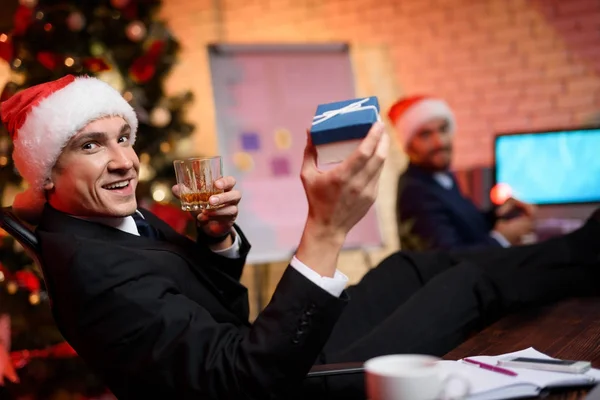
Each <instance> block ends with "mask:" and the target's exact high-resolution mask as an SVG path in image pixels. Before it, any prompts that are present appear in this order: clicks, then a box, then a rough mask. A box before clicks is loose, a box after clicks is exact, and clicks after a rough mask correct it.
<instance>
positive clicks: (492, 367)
mask: <svg viewBox="0 0 600 400" xmlns="http://www.w3.org/2000/svg"><path fill="white" fill-rule="evenodd" d="M463 361H464V362H468V363H469V364H473V365H476V366H478V367H479V368H481V369H487V370H488V371H494V372H497V373H499V374H504V375H509V376H517V375H518V374H517V373H516V372H513V371H511V370H508V369H505V368H500V367H496V366H495V365H490V364H485V363H482V362H479V361H475V360H471V359H470V358H463Z"/></svg>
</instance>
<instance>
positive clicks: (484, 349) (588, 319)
mask: <svg viewBox="0 0 600 400" xmlns="http://www.w3.org/2000/svg"><path fill="white" fill-rule="evenodd" d="M599 284H600V282H599ZM527 347H534V348H535V349H536V350H539V351H541V352H542V353H546V354H548V355H549V356H551V357H556V358H563V359H570V360H588V361H591V362H592V366H593V367H595V368H600V298H587V299H572V300H567V301H563V302H560V303H557V304H554V305H552V306H547V307H543V308H539V309H535V310H528V311H525V312H521V313H519V314H515V315H511V316H508V317H506V318H503V319H501V320H500V321H498V322H496V323H495V324H493V325H492V326H490V327H488V328H487V329H485V330H484V331H482V332H480V333H478V334H477V335H475V336H473V337H472V338H471V339H469V340H467V341H466V342H465V343H463V344H462V345H460V346H459V347H457V348H456V349H454V350H452V351H451V352H450V353H448V354H446V355H445V356H444V358H445V359H448V360H458V359H461V358H464V357H468V356H475V355H496V354H503V353H510V352H513V351H518V350H522V349H525V348H527ZM588 391H589V389H588V390H569V391H563V392H555V393H552V394H550V395H548V396H545V397H544V399H548V400H550V399H552V400H558V399H561V400H575V399H583V398H584V397H585V394H586V393H587V392H588Z"/></svg>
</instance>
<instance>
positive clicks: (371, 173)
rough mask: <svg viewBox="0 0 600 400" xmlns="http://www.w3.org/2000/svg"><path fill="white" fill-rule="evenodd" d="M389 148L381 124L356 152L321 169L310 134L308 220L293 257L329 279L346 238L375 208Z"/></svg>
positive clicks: (305, 180) (305, 176) (305, 167)
mask: <svg viewBox="0 0 600 400" xmlns="http://www.w3.org/2000/svg"><path fill="white" fill-rule="evenodd" d="M388 149H389V137H388V135H387V134H386V133H385V131H384V125H383V124H382V123H376V124H375V125H373V127H372V128H371V130H370V131H369V134H368V135H367V137H365V139H363V141H362V142H361V144H360V146H359V147H358V148H357V149H356V150H355V151H354V153H352V154H351V155H350V156H349V157H348V158H347V159H346V160H344V161H343V162H341V163H340V164H339V165H337V166H336V167H335V168H333V169H330V170H327V171H322V170H319V169H318V167H317V153H316V149H315V147H314V146H313V144H312V142H311V140H310V134H308V141H307V145H306V149H305V152H304V161H303V164H302V171H301V179H302V184H303V185H304V191H305V193H306V198H307V200H308V216H307V219H306V227H305V229H304V233H303V236H302V240H301V242H300V246H299V248H298V252H297V253H296V256H297V257H298V259H299V260H300V261H302V262H303V263H304V264H306V265H308V266H309V267H311V268H313V269H314V270H316V271H317V272H318V273H320V274H321V275H322V276H333V274H334V272H335V265H336V263H337V256H338V254H339V250H340V249H341V246H342V245H343V243H344V240H345V238H346V235H347V234H348V232H349V231H350V230H351V229H352V227H354V225H356V223H358V222H359V221H360V220H361V219H362V218H363V217H364V216H365V214H366V213H367V211H368V210H369V208H371V206H372V205H373V203H374V201H375V198H376V196H377V190H378V183H379V177H380V175H381V171H382V169H383V165H384V162H385V159H386V157H387V153H388Z"/></svg>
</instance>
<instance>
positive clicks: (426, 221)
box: [388, 96, 534, 250]
mask: <svg viewBox="0 0 600 400" xmlns="http://www.w3.org/2000/svg"><path fill="white" fill-rule="evenodd" d="M388 116H389V118H390V120H391V122H392V123H393V124H394V127H395V129H396V131H397V133H398V139H399V140H398V142H399V143H401V145H403V146H404V150H405V151H406V154H407V155H408V158H409V164H408V168H407V169H406V171H405V172H404V173H403V174H402V175H400V178H399V180H398V197H397V203H396V219H397V225H398V234H399V237H400V242H401V246H402V249H407V250H425V249H466V248H474V247H485V246H495V247H509V246H511V245H515V244H519V243H520V241H521V238H522V237H523V236H524V235H525V234H527V233H529V232H530V231H531V228H532V223H533V212H534V210H533V207H532V206H530V205H528V204H524V203H522V202H519V201H517V200H515V199H510V200H509V201H507V202H506V203H505V204H503V205H502V206H501V207H499V208H498V209H496V210H490V211H487V212H482V211H480V210H479V209H477V207H476V206H475V204H473V202H472V201H471V200H469V199H468V198H466V197H465V196H464V195H463V194H462V193H461V191H460V188H459V187H458V184H457V181H456V179H455V177H454V175H453V174H452V172H450V164H451V161H452V138H453V136H454V131H455V129H456V121H455V117H454V114H453V112H452V110H451V109H450V107H449V106H448V104H446V102H445V101H443V100H441V99H436V98H432V97H427V96H414V97H408V98H405V99H402V100H399V101H398V102H396V103H395V104H394V105H393V106H392V107H391V108H390V110H389V112H388ZM516 209H519V210H520V211H522V212H521V216H520V217H518V218H510V219H507V218H502V216H505V215H508V214H510V213H512V212H513V211H516ZM499 217H500V218H499Z"/></svg>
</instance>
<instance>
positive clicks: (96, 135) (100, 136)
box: [72, 132, 108, 145]
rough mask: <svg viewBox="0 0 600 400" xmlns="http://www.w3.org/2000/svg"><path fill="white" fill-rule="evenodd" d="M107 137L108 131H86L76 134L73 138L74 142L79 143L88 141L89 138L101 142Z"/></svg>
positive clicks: (74, 143)
mask: <svg viewBox="0 0 600 400" xmlns="http://www.w3.org/2000/svg"><path fill="white" fill-rule="evenodd" d="M107 137H108V135H107V134H106V132H86V133H82V134H81V135H78V136H76V137H75V138H74V139H73V142H72V144H73V145H77V144H79V143H83V142H87V141H88V140H94V141H98V142H99V141H102V140H106V138H107Z"/></svg>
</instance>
